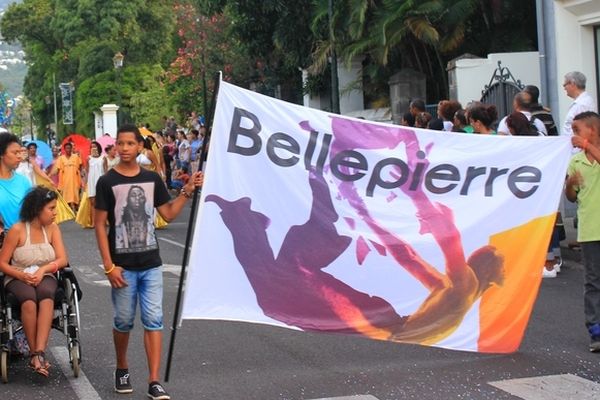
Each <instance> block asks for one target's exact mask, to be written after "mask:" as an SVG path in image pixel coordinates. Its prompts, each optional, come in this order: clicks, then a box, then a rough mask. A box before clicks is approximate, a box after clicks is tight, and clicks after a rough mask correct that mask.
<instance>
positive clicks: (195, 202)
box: [165, 72, 221, 382]
mask: <svg viewBox="0 0 600 400" xmlns="http://www.w3.org/2000/svg"><path fill="white" fill-rule="evenodd" d="M220 82H221V73H220V72H217V73H216V74H215V86H214V90H213V95H212V99H211V105H210V112H209V113H208V115H207V116H206V126H207V127H210V128H209V129H208V130H207V132H206V137H205V138H204V141H203V142H202V151H201V152H200V163H199V165H198V170H199V171H201V170H202V165H203V162H204V159H205V158H206V155H207V153H208V141H209V139H210V136H211V134H212V122H213V121H212V119H213V117H214V114H215V107H216V102H217V92H218V91H219V83H220ZM192 172H193V171H192ZM199 193H200V192H199V190H198V188H196V189H195V190H194V197H193V199H192V209H191V211H190V219H189V221H188V229H187V233H186V237H185V247H184V249H183V260H182V261H181V274H180V276H179V288H178V289H177V299H176V301H175V311H174V312H173V325H172V326H171V338H170V340H169V351H168V353H167V365H166V368H165V382H169V376H170V374H171V360H172V358H173V348H174V347H175V335H176V333H177V325H178V322H179V312H180V309H181V300H182V294H183V284H184V281H185V270H186V267H187V264H188V258H189V254H190V245H191V242H192V233H193V230H194V225H195V219H196V211H197V209H198V202H199V198H200V196H199Z"/></svg>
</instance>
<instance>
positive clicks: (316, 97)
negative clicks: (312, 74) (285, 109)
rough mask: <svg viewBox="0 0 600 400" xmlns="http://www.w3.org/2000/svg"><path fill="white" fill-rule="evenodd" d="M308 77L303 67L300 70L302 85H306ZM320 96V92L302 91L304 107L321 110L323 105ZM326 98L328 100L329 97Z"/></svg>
mask: <svg viewBox="0 0 600 400" xmlns="http://www.w3.org/2000/svg"><path fill="white" fill-rule="evenodd" d="M308 79H309V74H308V70H307V69H303V70H302V85H303V86H306V84H307V82H308ZM321 97H322V96H321V95H320V94H311V93H308V92H307V93H304V98H303V104H304V107H310V108H315V109H317V110H322V109H323V107H322V106H321V104H322V101H321V100H322V99H321ZM327 99H328V100H329V97H327ZM327 108H329V107H327Z"/></svg>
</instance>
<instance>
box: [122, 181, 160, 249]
mask: <svg viewBox="0 0 600 400" xmlns="http://www.w3.org/2000/svg"><path fill="white" fill-rule="evenodd" d="M112 190H113V193H114V196H115V210H114V212H115V239H116V240H115V252H116V253H117V254H124V253H137V252H143V251H150V250H155V249H157V248H158V244H157V242H156V237H155V235H154V207H153V205H154V183H152V182H145V183H135V184H122V185H116V186H113V188H112Z"/></svg>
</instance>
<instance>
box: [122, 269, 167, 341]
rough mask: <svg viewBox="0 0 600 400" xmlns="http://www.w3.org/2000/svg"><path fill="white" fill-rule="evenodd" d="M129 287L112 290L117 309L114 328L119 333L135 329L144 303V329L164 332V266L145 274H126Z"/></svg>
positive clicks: (129, 272) (135, 272)
mask: <svg viewBox="0 0 600 400" xmlns="http://www.w3.org/2000/svg"><path fill="white" fill-rule="evenodd" d="M123 278H124V279H125V281H126V282H127V286H125V287H122V288H118V289H115V288H113V289H112V302H113V308H114V320H113V327H114V328H115V330H117V331H119V332H124V333H125V332H129V331H131V330H132V329H133V321H134V319H135V308H136V306H137V302H138V300H139V302H140V314H141V319H142V325H143V326H144V329H145V330H147V331H159V330H161V329H162V328H163V312H162V294H163V277H162V266H159V267H154V268H150V269H146V270H143V271H131V270H126V269H124V270H123Z"/></svg>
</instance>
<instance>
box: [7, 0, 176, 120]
mask: <svg viewBox="0 0 600 400" xmlns="http://www.w3.org/2000/svg"><path fill="white" fill-rule="evenodd" d="M172 3H173V2H172V1H168V0H128V1H125V0H23V2H22V3H19V4H13V5H11V6H10V7H9V8H8V10H7V12H6V13H5V15H4V17H3V18H2V21H1V22H0V31H1V33H2V35H3V37H5V38H6V40H8V41H19V42H21V44H22V45H23V47H24V49H25V51H26V53H27V58H28V61H29V62H30V63H31V68H30V69H29V71H28V73H27V77H26V79H25V84H24V92H25V94H26V95H27V97H28V98H30V99H31V102H32V104H33V109H34V113H35V116H36V120H37V121H38V124H39V127H43V126H44V125H46V124H47V123H49V122H50V121H51V119H50V118H49V117H50V115H49V114H50V113H49V112H48V107H47V104H46V101H45V98H46V97H47V96H49V95H50V96H51V95H52V92H53V87H52V77H53V74H55V76H56V83H57V84H58V83H60V82H73V83H74V85H75V93H79V92H80V91H82V88H81V87H80V85H83V84H84V83H85V85H83V92H84V93H88V92H90V91H91V92H92V93H95V94H98V95H99V96H100V97H99V99H100V98H101V99H105V98H107V96H108V94H109V93H113V92H114V91H115V90H116V89H115V88H114V87H112V88H110V87H109V85H108V83H110V82H104V81H103V79H105V78H106V77H107V76H109V75H114V71H112V70H113V64H112V58H113V56H114V54H115V53H116V52H121V53H122V54H124V55H125V66H126V67H137V66H144V65H149V66H152V65H154V64H157V63H161V62H163V63H165V64H164V65H167V63H168V60H166V59H165V56H166V55H167V54H171V49H172V36H171V32H172V30H173V26H174V19H173V14H172V10H171V7H172ZM134 70H135V68H134ZM141 70H143V71H146V73H148V74H149V75H150V77H149V79H152V77H154V75H153V72H152V71H153V69H152V68H151V67H148V68H146V69H143V68H142V69H141ZM124 75H125V73H124ZM124 79H125V76H124ZM136 82H137V83H141V81H140V80H136ZM113 86H114V83H113ZM140 87H141V88H145V87H146V86H145V85H141V86H140ZM113 94H114V93H113ZM122 97H123V98H127V96H125V94H123V96H122ZM114 101H115V96H112V102H114ZM92 103H93V104H100V105H101V104H102V103H101V102H100V101H99V100H98V99H88V100H83V99H80V100H79V101H78V102H76V104H75V106H76V109H75V117H76V122H77V125H78V127H79V126H81V127H82V128H85V129H89V128H90V127H91V126H93V125H92V124H91V123H90V121H92V122H93V115H92V114H91V111H94V110H96V109H97V107H96V108H89V105H90V104H92ZM80 105H81V106H82V107H83V108H82V109H79V106H80ZM58 108H59V109H60V108H61V107H60V105H59V106H58ZM125 108H127V104H125ZM80 119H81V121H79V120H80Z"/></svg>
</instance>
